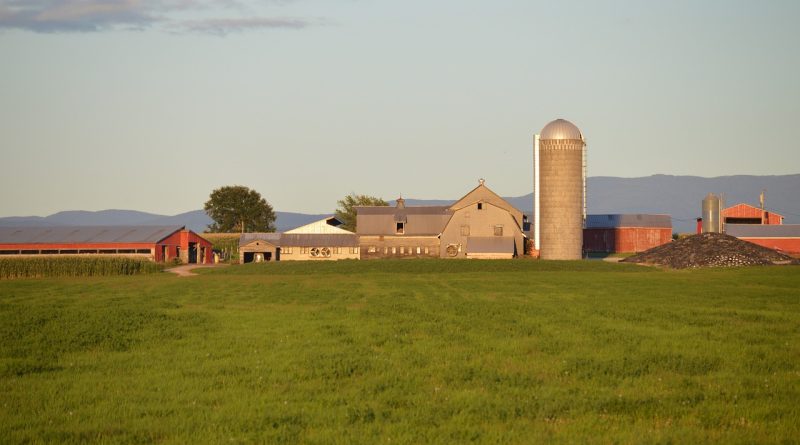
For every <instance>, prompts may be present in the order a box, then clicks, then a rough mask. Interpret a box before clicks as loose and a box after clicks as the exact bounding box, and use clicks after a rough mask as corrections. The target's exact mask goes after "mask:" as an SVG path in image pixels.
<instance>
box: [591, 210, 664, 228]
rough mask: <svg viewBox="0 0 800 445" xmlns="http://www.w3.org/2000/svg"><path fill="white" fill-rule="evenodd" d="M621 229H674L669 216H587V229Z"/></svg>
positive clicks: (631, 214) (639, 214) (632, 214)
mask: <svg viewBox="0 0 800 445" xmlns="http://www.w3.org/2000/svg"><path fill="white" fill-rule="evenodd" d="M621 227H652V228H670V229H671V228H672V218H670V216H669V215H647V214H641V213H628V214H607V215H587V216H586V228H587V229H616V228H621Z"/></svg>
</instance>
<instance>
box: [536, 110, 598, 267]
mask: <svg viewBox="0 0 800 445" xmlns="http://www.w3.org/2000/svg"><path fill="white" fill-rule="evenodd" d="M533 171H534V203H533V208H534V237H535V239H534V243H535V244H534V245H535V246H536V247H537V248H538V249H539V257H540V258H542V259H545V260H578V259H580V258H581V257H582V256H583V255H582V252H583V220H584V218H585V215H586V142H585V140H584V139H583V134H581V131H580V130H579V129H578V127H576V126H575V125H574V124H572V123H571V122H569V121H567V120H564V119H556V120H554V121H552V122H550V123H549V124H547V125H545V126H544V128H542V132H541V133H540V134H539V135H538V137H534V166H533ZM537 240H538V242H537Z"/></svg>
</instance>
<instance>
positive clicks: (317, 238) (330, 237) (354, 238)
mask: <svg viewBox="0 0 800 445" xmlns="http://www.w3.org/2000/svg"><path fill="white" fill-rule="evenodd" d="M280 246H281V247H357V246H358V235H355V234H353V235H350V234H346V233H342V234H338V233H337V234H332V233H283V234H281V239H280Z"/></svg>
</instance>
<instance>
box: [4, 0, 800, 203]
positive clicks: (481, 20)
mask: <svg viewBox="0 0 800 445" xmlns="http://www.w3.org/2000/svg"><path fill="white" fill-rule="evenodd" d="M798 18H800V2H793V1H775V2H769V3H757V2H748V1H727V2H722V1H706V2H693V1H675V2H664V3H655V2H646V3H643V2H635V1H603V2H558V3H553V2H538V1H500V2H491V3H487V2H480V1H461V2H456V1H442V2H435V3H430V2H420V1H410V2H402V3H401V2H390V1H388V0H382V1H373V2H357V1H330V0H328V1H322V0H305V1H299V0H282V1H267V2H252V1H236V0H230V1H226V2H212V1H201V0H188V1H187V0H180V1H177V0H159V1H154V0H153V1H150V0H142V1H135V2H127V1H113V2H101V1H99V0H84V1H80V2H78V1H76V0H29V1H27V2H19V1H15V0H0V56H2V59H3V61H4V63H3V65H4V66H3V70H0V135H2V136H0V147H2V154H3V158H4V165H5V166H6V167H8V166H11V167H12V168H10V169H9V168H6V171H5V172H4V174H3V175H2V178H1V179H0V216H29V215H31V216H33V215H38V216H45V215H49V214H53V213H56V212H58V211H62V210H90V211H96V210H104V209H135V210H141V211H146V212H151V213H155V214H177V213H182V212H185V211H191V210H196V209H198V208H201V207H202V204H203V203H204V202H205V201H206V200H207V199H208V195H209V193H210V192H211V190H212V189H214V188H217V187H220V186H223V185H233V184H240V185H245V186H248V187H251V188H253V189H255V190H257V191H259V192H260V193H261V194H262V195H263V196H264V197H265V198H266V199H267V200H268V201H269V202H270V203H271V204H272V205H273V207H274V208H276V209H280V210H282V211H291V212H300V213H318V212H319V211H320V209H327V208H330V207H331V206H333V205H335V202H336V200H337V199H340V198H341V197H343V196H344V195H346V194H348V193H351V192H355V193H365V194H372V195H377V196H382V197H384V199H387V200H388V199H393V198H394V197H396V196H397V195H399V194H400V193H402V194H403V195H404V196H410V197H414V198H419V199H447V198H442V197H443V196H445V197H446V196H455V197H457V196H461V195H463V193H464V191H465V190H468V189H470V188H471V187H473V186H474V184H476V183H477V179H478V178H481V177H482V178H486V179H487V185H488V186H489V187H491V188H492V189H493V190H495V191H496V192H497V193H499V194H500V195H503V196H520V195H524V194H527V193H530V190H531V182H532V179H531V178H532V171H531V170H532V169H531V157H532V155H531V145H532V143H531V140H532V137H533V134H535V133H537V132H538V131H539V130H540V129H541V128H542V127H543V126H544V125H545V124H547V123H548V122H549V121H551V120H553V119H556V118H565V119H568V120H570V121H572V122H573V123H575V124H576V125H577V126H578V127H580V128H581V130H582V131H583V133H584V135H585V137H586V139H587V141H588V171H589V176H592V177H598V176H612V177H646V176H650V175H653V174H667V175H675V176H684V175H689V176H701V177H718V176H730V175H784V174H797V173H798V165H800V150H798V148H799V147H798V146H797V142H796V136H795V134H794V133H795V130H794V129H795V127H796V124H797V122H798V121H800V106H798V104H800V51H797V49H796V42H798V41H800V26H797V21H798Z"/></svg>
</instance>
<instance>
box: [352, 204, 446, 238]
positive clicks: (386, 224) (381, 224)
mask: <svg viewBox="0 0 800 445" xmlns="http://www.w3.org/2000/svg"><path fill="white" fill-rule="evenodd" d="M356 210H357V212H358V213H357V216H356V232H358V234H359V235H396V234H397V223H398V222H403V223H405V225H404V233H403V236H435V235H438V234H440V233H442V230H444V227H445V226H446V225H447V222H448V221H450V218H451V217H452V216H453V212H451V211H450V208H449V206H414V207H405V208H399V209H398V208H397V207H387V206H383V207H356Z"/></svg>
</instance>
